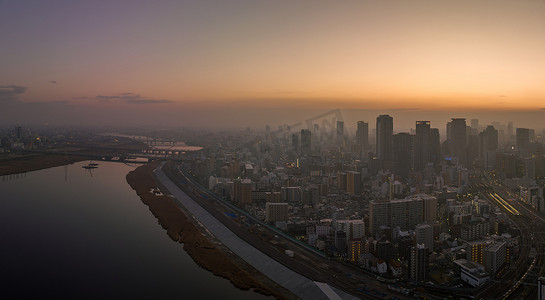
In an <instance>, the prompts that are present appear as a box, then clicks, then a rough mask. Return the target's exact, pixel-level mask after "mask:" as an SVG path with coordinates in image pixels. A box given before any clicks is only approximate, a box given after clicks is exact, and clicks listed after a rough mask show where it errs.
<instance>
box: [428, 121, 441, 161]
mask: <svg viewBox="0 0 545 300" xmlns="http://www.w3.org/2000/svg"><path fill="white" fill-rule="evenodd" d="M430 161H431V162H433V163H435V164H438V163H439V162H440V161H441V137H440V136H439V128H431V129H430Z"/></svg>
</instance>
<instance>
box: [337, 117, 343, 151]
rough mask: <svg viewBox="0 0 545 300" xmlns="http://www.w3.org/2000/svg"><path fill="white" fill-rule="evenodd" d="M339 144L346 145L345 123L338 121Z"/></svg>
mask: <svg viewBox="0 0 545 300" xmlns="http://www.w3.org/2000/svg"><path fill="white" fill-rule="evenodd" d="M337 144H339V145H341V146H342V145H344V122H343V121H337Z"/></svg>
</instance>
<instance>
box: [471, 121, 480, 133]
mask: <svg viewBox="0 0 545 300" xmlns="http://www.w3.org/2000/svg"><path fill="white" fill-rule="evenodd" d="M478 132H479V119H471V134H473V135H475V134H477V133H478Z"/></svg>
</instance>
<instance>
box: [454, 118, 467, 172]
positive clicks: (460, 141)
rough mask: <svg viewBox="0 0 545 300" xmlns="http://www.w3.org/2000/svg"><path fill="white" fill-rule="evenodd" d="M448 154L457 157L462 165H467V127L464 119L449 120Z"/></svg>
mask: <svg viewBox="0 0 545 300" xmlns="http://www.w3.org/2000/svg"><path fill="white" fill-rule="evenodd" d="M450 123H451V125H450V141H449V146H450V154H451V155H452V156H456V157H458V160H459V162H461V163H462V165H465V166H467V165H468V162H467V153H466V152H467V127H466V119H464V118H453V119H452V121H451V122H450Z"/></svg>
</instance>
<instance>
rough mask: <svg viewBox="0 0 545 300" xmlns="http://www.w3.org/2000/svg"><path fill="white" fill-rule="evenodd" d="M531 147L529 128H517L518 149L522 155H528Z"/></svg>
mask: <svg viewBox="0 0 545 300" xmlns="http://www.w3.org/2000/svg"><path fill="white" fill-rule="evenodd" d="M529 145H530V130H529V129H528V128H517V137H516V144H515V146H516V149H517V150H518V151H519V153H520V154H521V155H527V154H528V146H529Z"/></svg>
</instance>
